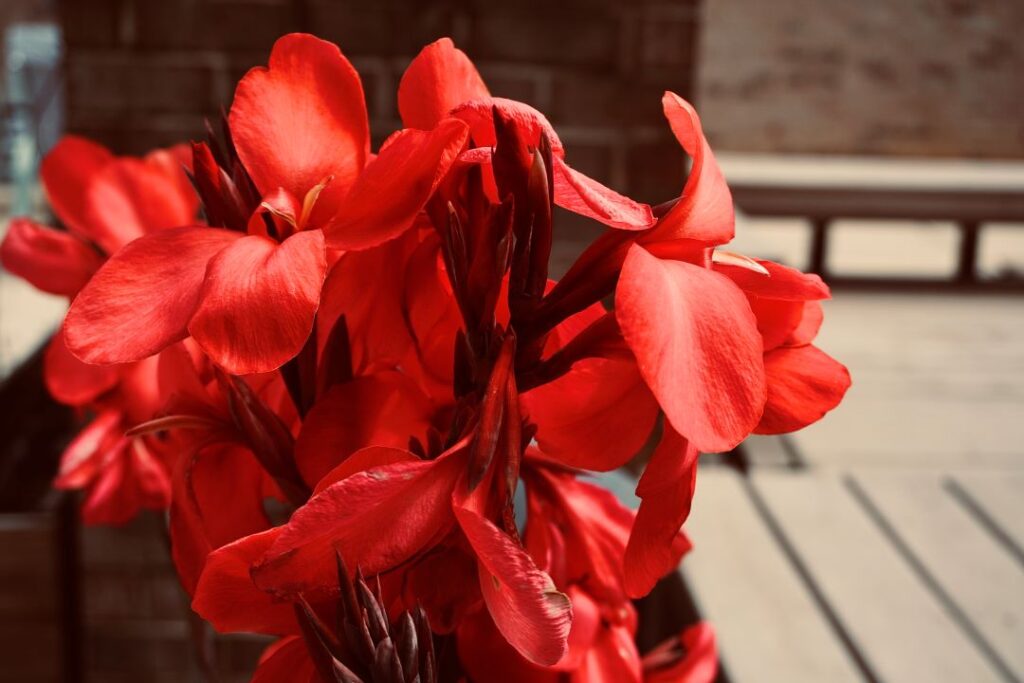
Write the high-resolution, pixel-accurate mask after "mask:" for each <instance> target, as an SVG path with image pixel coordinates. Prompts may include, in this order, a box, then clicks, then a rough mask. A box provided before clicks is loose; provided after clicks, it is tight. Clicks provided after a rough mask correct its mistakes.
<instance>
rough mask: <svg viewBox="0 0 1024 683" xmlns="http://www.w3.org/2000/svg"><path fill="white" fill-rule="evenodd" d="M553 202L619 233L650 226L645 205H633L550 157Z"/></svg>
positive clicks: (559, 160) (652, 220)
mask: <svg viewBox="0 0 1024 683" xmlns="http://www.w3.org/2000/svg"><path fill="white" fill-rule="evenodd" d="M554 164H555V169H554V179H555V203H556V204H558V205H559V206H560V207H562V208H563V209H568V210H569V211H572V212H573V213H578V214H580V215H581V216H586V217H588V218H593V219H594V220H596V221H600V222H601V223H604V224H605V225H607V226H610V227H612V228H618V229H620V230H646V229H647V228H649V227H651V226H652V225H654V223H655V220H654V214H653V213H652V212H651V207H650V206H648V205H647V204H641V203H639V202H635V201H633V200H632V199H630V198H629V197H626V196H623V195H621V194H619V193H618V192H616V191H615V190H613V189H611V188H608V187H605V186H604V185H602V184H601V183H599V182H597V181H596V180H594V179H593V178H589V177H587V176H585V175H583V174H582V173H580V172H579V171H576V170H574V169H572V168H570V167H569V166H568V164H566V163H565V161H563V160H562V159H561V157H557V156H556V157H554Z"/></svg>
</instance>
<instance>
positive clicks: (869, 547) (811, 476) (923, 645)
mask: <svg viewBox="0 0 1024 683" xmlns="http://www.w3.org/2000/svg"><path fill="white" fill-rule="evenodd" d="M753 481H754V485H755V487H756V488H757V490H758V491H760V492H761V494H762V495H763V497H764V499H765V501H766V503H767V505H768V506H769V508H770V509H771V510H772V513H773V514H774V515H775V516H776V518H777V519H778V521H779V523H780V525H781V526H782V527H783V529H784V530H785V532H786V533H787V535H788V537H789V539H790V541H791V543H792V544H793V546H794V547H795V549H796V551H797V553H798V554H799V555H800V556H801V558H802V559H803V561H804V562H805V563H806V564H807V566H808V567H809V569H810V571H811V572H812V573H813V575H814V577H815V579H816V581H817V582H818V583H819V585H820V587H821V590H822V592H823V594H824V595H825V597H826V599H827V600H828V601H829V602H830V604H832V606H833V607H834V609H835V610H836V611H837V612H838V614H839V617H840V619H841V621H842V623H843V624H844V625H845V627H846V628H847V629H848V630H849V632H850V635H851V637H852V639H853V640H854V641H855V642H856V644H857V645H858V646H859V648H860V650H861V652H862V653H863V655H864V657H865V659H866V660H867V661H868V664H869V666H870V667H871V669H872V670H873V671H874V672H875V673H876V675H877V677H878V678H879V679H881V680H885V681H887V682H889V683H901V682H904V681H905V682H907V683H911V682H914V683H916V682H917V681H930V682H932V683H943V682H947V681H948V682H949V683H960V682H962V681H972V683H983V682H985V681H999V680H1002V678H1001V677H1000V676H999V675H998V674H997V673H996V671H995V669H993V668H992V666H991V665H990V664H989V662H988V661H986V659H985V658H984V657H983V656H982V655H981V653H980V652H979V650H978V649H977V648H976V647H975V645H974V644H973V643H972V642H971V641H970V639H969V638H968V637H967V636H966V635H965V633H964V632H963V631H962V630H961V629H960V628H959V626H958V625H957V624H956V623H955V621H954V620H953V618H952V617H951V616H950V615H949V613H947V611H946V610H945V609H944V608H943V607H942V606H941V605H940V603H939V602H938V601H937V600H936V599H935V596H934V595H932V594H931V593H930V592H929V590H928V588H927V587H926V586H925V585H924V583H922V581H921V580H920V578H919V577H918V576H916V575H915V574H914V572H913V571H912V569H911V568H910V566H909V565H908V564H907V563H906V562H905V560H904V559H903V558H902V557H901V556H900V555H899V554H898V553H897V551H896V549H895V548H894V547H893V546H892V545H891V544H890V543H889V542H888V540H887V539H886V538H885V537H884V536H883V535H882V533H881V531H880V530H879V528H878V527H877V526H876V525H875V524H874V522H872V520H871V519H870V518H869V517H868V516H867V514H866V513H865V511H864V510H863V509H861V508H860V507H859V505H858V503H857V502H856V501H855V500H854V498H853V497H852V496H851V495H850V492H849V491H848V490H847V489H846V488H845V487H844V485H843V484H842V482H841V481H840V479H839V477H838V476H836V475H835V474H829V473H820V472H808V473H803V474H799V475H796V474H792V473H787V472H766V471H762V472H757V473H755V474H754V475H753Z"/></svg>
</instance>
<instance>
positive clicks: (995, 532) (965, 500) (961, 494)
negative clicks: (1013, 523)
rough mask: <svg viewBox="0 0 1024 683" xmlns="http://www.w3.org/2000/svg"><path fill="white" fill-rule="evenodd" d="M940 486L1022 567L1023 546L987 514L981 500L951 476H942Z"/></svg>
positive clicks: (1023, 563) (1023, 561)
mask: <svg viewBox="0 0 1024 683" xmlns="http://www.w3.org/2000/svg"><path fill="white" fill-rule="evenodd" d="M942 488H943V489H945V490H946V492H947V493H948V494H949V495H950V496H951V497H952V498H953V500H955V501H956V502H957V503H958V504H959V505H960V506H961V507H963V508H964V510H966V511H967V514H969V515H970V516H971V517H973V518H974V520H975V521H976V522H977V523H978V524H979V525H980V526H981V528H982V529H984V530H985V531H986V532H987V533H988V534H989V535H990V536H991V537H992V538H993V539H995V541H996V543H998V544H999V545H1000V546H1002V547H1003V548H1004V549H1005V550H1006V552H1008V553H1010V555H1011V556H1012V557H1013V559H1015V560H1016V561H1017V563H1018V564H1020V565H1021V566H1022V567H1024V548H1021V547H1020V545H1018V544H1017V542H1016V541H1015V540H1013V537H1012V536H1010V534H1008V533H1007V532H1006V530H1005V529H1003V527H1002V526H1000V525H999V522H997V521H996V520H995V518H994V517H992V515H990V514H989V512H988V510H986V509H985V506H984V505H982V504H981V502H979V501H978V500H977V499H976V498H975V497H974V496H972V495H971V493H970V492H969V491H968V490H967V489H965V488H964V487H963V486H961V484H960V482H958V481H957V480H956V479H954V478H953V477H944V478H943V480H942Z"/></svg>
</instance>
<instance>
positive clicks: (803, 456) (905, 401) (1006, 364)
mask: <svg viewBox="0 0 1024 683" xmlns="http://www.w3.org/2000/svg"><path fill="white" fill-rule="evenodd" d="M820 343H821V344H822V345H823V347H824V348H825V349H826V350H828V351H830V352H832V353H834V354H835V355H836V356H837V357H839V358H841V359H843V361H844V362H846V363H847V364H848V365H849V366H850V370H851V373H852V375H853V378H854V387H853V389H851V391H850V394H849V396H848V400H847V401H846V402H845V403H844V405H843V406H842V407H841V408H840V409H839V410H838V411H837V412H836V413H835V414H833V415H830V416H828V417H826V419H825V420H823V421H822V422H821V423H819V424H817V425H815V426H813V427H811V428H809V429H808V430H806V431H805V432H800V433H797V434H795V435H793V436H791V437H785V438H781V439H780V438H778V437H773V438H766V437H755V438H753V439H752V440H750V441H748V442H747V444H745V447H744V448H745V451H746V453H745V455H746V461H747V464H748V465H749V467H748V468H747V470H746V472H745V473H744V472H741V471H739V470H738V469H734V468H732V467H725V466H713V465H712V466H705V467H702V469H701V472H700V474H699V476H698V480H697V494H696V500H695V502H694V506H693V515H692V517H691V518H690V520H689V521H688V522H687V525H686V526H687V530H688V531H689V533H690V535H691V536H692V537H693V540H694V550H693V552H692V553H691V555H690V556H689V557H687V558H686V560H685V561H684V563H683V573H684V575H685V578H686V579H687V582H688V585H689V586H690V589H691V591H692V592H693V594H694V596H695V599H696V602H697V603H698V608H699V610H700V611H701V612H702V614H703V616H704V617H705V618H707V619H709V620H710V621H711V622H712V623H713V624H714V625H715V627H716V628H717V629H718V633H719V644H720V647H721V652H722V659H723V664H724V668H725V671H726V675H727V678H728V680H729V681H732V683H747V682H769V683H771V682H774V681H778V682H780V683H782V682H785V683H803V682H805V681H806V682H808V683H810V682H811V681H813V682H815V683H817V682H820V681H830V682H831V681H886V682H894V683H899V682H902V681H907V682H910V681H914V682H916V681H931V682H944V681H949V682H951V683H952V682H954V681H955V682H970V683H974V682H982V681H1022V680H1024V446H1022V445H1021V444H1022V443H1024V440H1022V439H1024V432H1022V430H1024V392H1022V391H1021V389H1020V387H1022V386H1024V301H1022V300H1021V298H1019V297H966V296H965V297H950V296H943V297H927V296H910V295H905V296H897V295H881V294H877V295H869V294H851V293H840V294H838V295H837V298H836V300H835V301H833V302H829V304H828V308H827V314H826V322H825V328H824V330H823V333H822V337H821V341H820Z"/></svg>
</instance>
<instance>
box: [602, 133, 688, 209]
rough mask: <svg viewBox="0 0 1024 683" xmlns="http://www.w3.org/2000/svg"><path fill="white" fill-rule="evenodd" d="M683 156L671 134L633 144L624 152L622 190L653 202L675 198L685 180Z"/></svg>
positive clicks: (639, 199) (633, 196) (642, 199)
mask: <svg viewBox="0 0 1024 683" xmlns="http://www.w3.org/2000/svg"><path fill="white" fill-rule="evenodd" d="M685 159H686V155H685V154H684V152H683V150H682V148H681V147H680V146H679V143H678V142H676V141H675V139H674V138H672V137H671V136H666V137H665V138H663V139H661V138H659V139H658V140H652V141H649V142H647V141H645V142H639V143H636V144H633V145H631V146H630V147H629V151H628V153H627V166H626V176H627V178H628V179H629V187H627V188H622V190H623V191H625V192H626V193H627V194H629V196H630V197H632V198H633V199H636V200H637V201H642V202H647V203H649V204H652V205H653V204H660V203H661V202H664V201H668V200H669V199H672V198H674V197H678V196H679V193H680V192H681V191H682V189H683V183H684V181H685V179H686V173H685ZM617 189H618V188H617Z"/></svg>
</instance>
